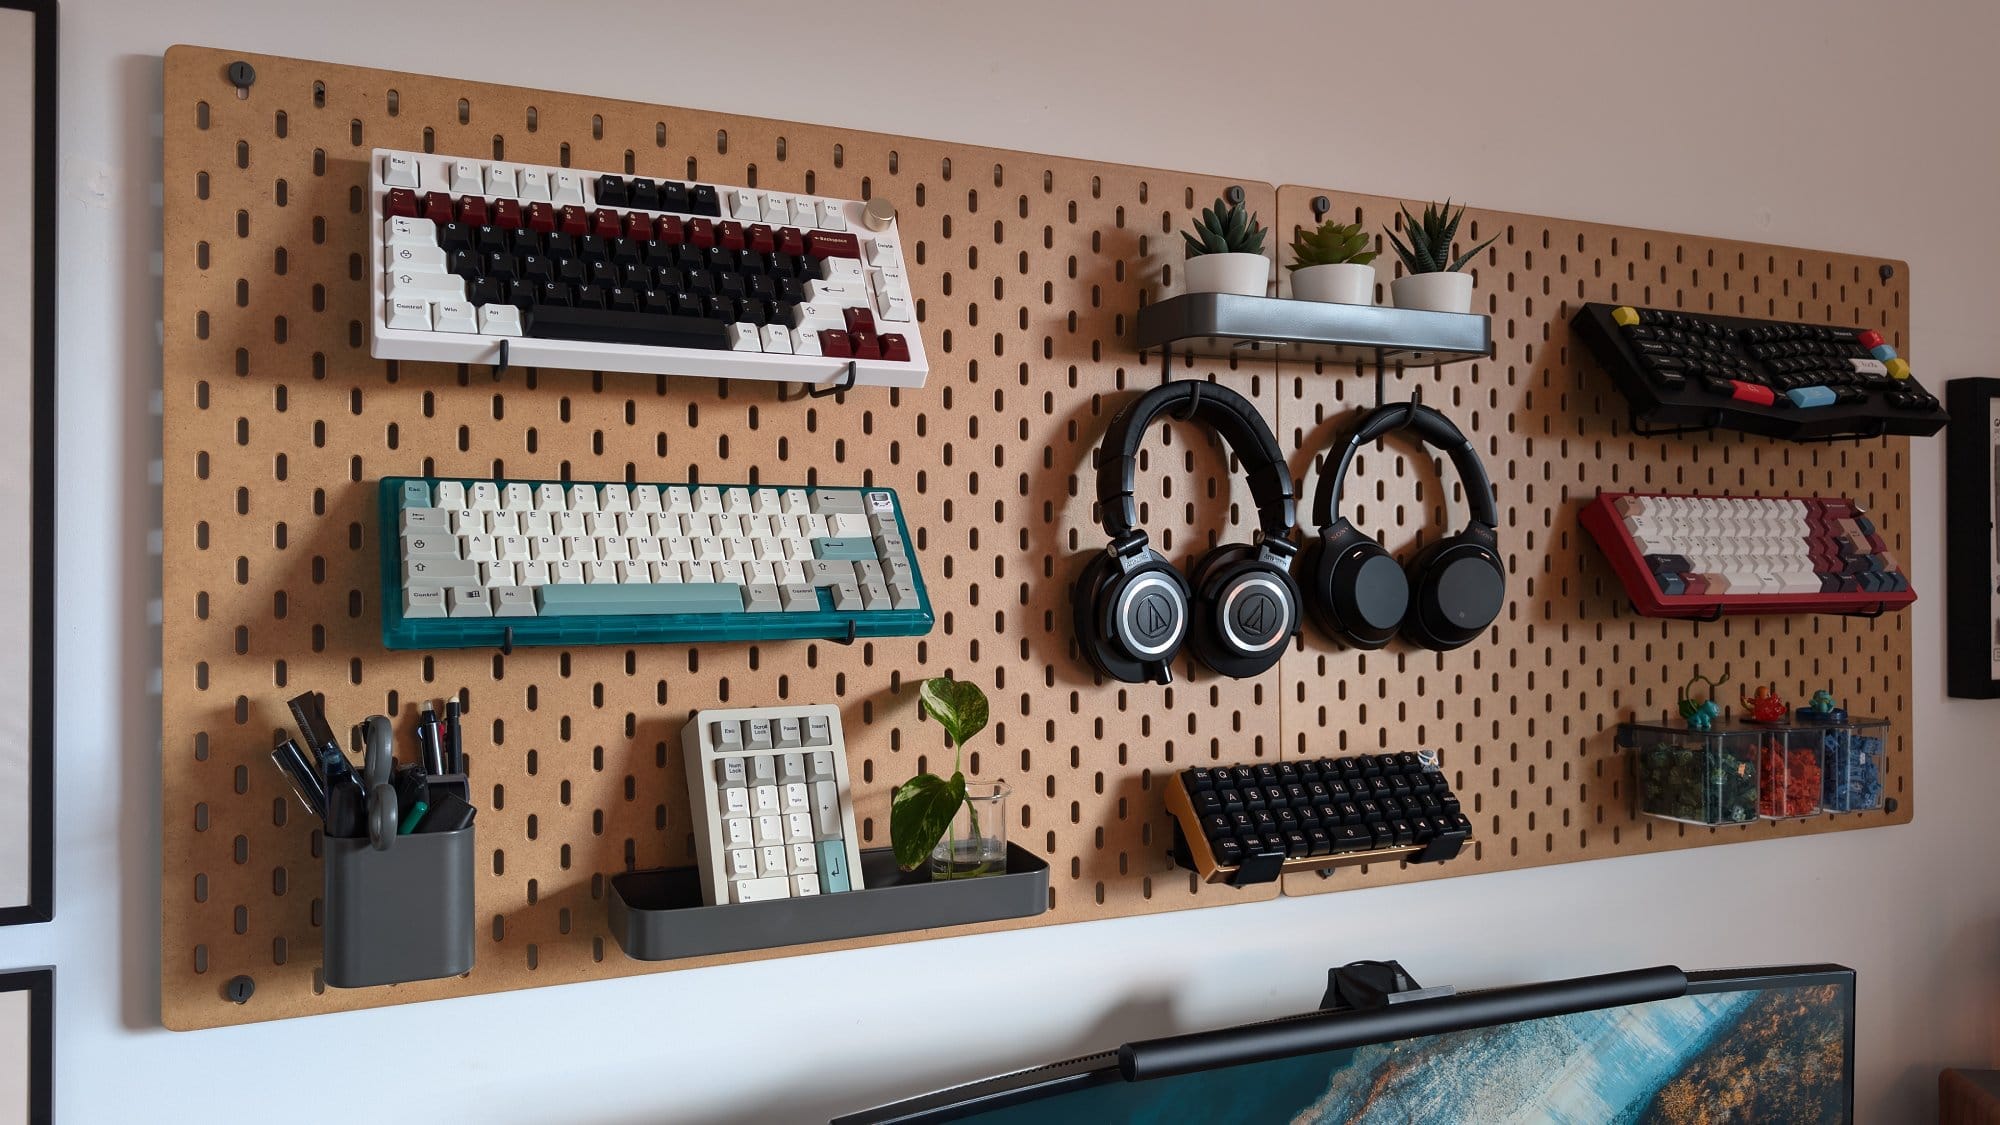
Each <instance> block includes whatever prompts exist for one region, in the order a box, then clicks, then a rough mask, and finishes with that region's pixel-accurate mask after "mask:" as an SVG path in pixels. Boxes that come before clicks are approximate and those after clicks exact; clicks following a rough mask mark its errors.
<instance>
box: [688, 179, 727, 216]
mask: <svg viewBox="0 0 2000 1125" xmlns="http://www.w3.org/2000/svg"><path fill="white" fill-rule="evenodd" d="M687 213H688V214H690V215H706V216H708V217H709V218H711V219H719V218H721V217H722V198H721V197H720V196H718V195H717V194H716V192H715V188H714V187H713V186H711V185H709V184H695V185H694V186H693V187H691V188H689V189H688V199H687Z"/></svg>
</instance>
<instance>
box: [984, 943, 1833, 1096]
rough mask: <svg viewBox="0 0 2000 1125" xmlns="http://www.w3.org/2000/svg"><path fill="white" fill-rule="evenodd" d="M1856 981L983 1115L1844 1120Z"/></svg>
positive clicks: (1534, 1025)
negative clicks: (1853, 995)
mask: <svg viewBox="0 0 2000 1125" xmlns="http://www.w3.org/2000/svg"><path fill="white" fill-rule="evenodd" d="M1851 987H1852V984H1851V978H1850V979H1849V981H1848V982H1846V983H1826V984H1817V983H1816V984H1807V985H1793V986H1786V987H1778V988H1767V989H1762V990H1747V991H1726V992H1711V993H1706V994H1694V995H1688V996H1682V997H1678V998H1675V999H1672V1000H1660V1001H1655V1002H1652V1003H1647V1004H1638V1005H1633V1006H1630V1007H1622V1008H1609V1009H1604V1010H1601V1011H1593V1012H1581V1013H1577V1014H1574V1015H1567V1016H1553V1017H1549V1018H1546V1019H1538V1020H1528V1021H1524V1022H1521V1023H1512V1024H1503V1025H1501V1026H1498V1027H1489V1028H1479V1029H1475V1030H1471V1031H1461V1032H1452V1033H1448V1034H1444V1035H1435V1036H1429V1037H1425V1038H1419V1039H1406V1040H1401V1041H1398V1042H1394V1043H1385V1044H1378V1045H1374V1046H1368V1047H1361V1048H1357V1049H1354V1050H1348V1051H1334V1052H1327V1053H1324V1054H1319V1055H1310V1056H1305V1057H1301V1058H1293V1059H1281V1060H1278V1061H1275V1062H1267V1063H1260V1064H1255V1065H1251V1066H1242V1067H1234V1068H1229V1069H1224V1070H1215V1071H1204V1072H1198V1073H1194V1074H1186V1075H1181V1076H1178V1077H1174V1078H1168V1079H1162V1080H1158V1081H1151V1082H1138V1083H1114V1084H1112V1085H1109V1086H1099V1087H1096V1088H1094V1089H1090V1090H1085V1091H1078V1092H1077V1093H1076V1094H1074V1095H1072V1096H1067V1097H1062V1098H1057V1099H1053V1100H1051V1101H1047V1102H1039V1103H1031V1104H1026V1105H1017V1106H1013V1107H1010V1108H1009V1109H1006V1110H1002V1111H999V1112H997V1113H994V1114H991V1115H987V1116H984V1117H981V1118H980V1120H982V1121H1021V1122H1027V1121H1033V1122H1035V1123H1036V1125H1059V1123H1062V1122H1072V1121H1074V1122H1083V1121H1093V1122H1096V1121H1124V1122H1136V1123H1162V1125H1163V1123H1166V1122H1185V1121H1205V1122H1225V1121H1227V1122H1236V1121H1240V1122H1293V1123H1297V1125H1345V1123H1347V1122H1383V1123H1386V1122H1395V1123H1398V1125H1401V1123H1405V1122H1472V1121H1476V1122H1482V1123H1493V1125H1498V1123H1502V1122H1522V1123H1526V1122H1537V1123H1540V1122H1549V1123H1557V1125H1599V1123H1604V1122H1615V1123H1619V1125H1624V1123H1636V1122H1671V1123H1680V1122H1687V1123H1690V1125H1692V1123H1697V1122H1699V1123H1702V1125H1715V1123H1719V1122H1731V1121H1734V1122H1771V1121H1785V1122H1841V1121H1846V1120H1847V1119H1848V1112H1849V1106H1848V1085H1847V1083H1848V1060H1847V1057H1846V1056H1847V1044H1848V1026H1847V1023H1848V1018H1849V1015H1848V1014H1849V1013H1850V1012H1851V1011H1852V998H1851V997H1850V996H1849V995H1848V992H1849V990H1850V989H1851ZM1017 1115H1018V1116H1017Z"/></svg>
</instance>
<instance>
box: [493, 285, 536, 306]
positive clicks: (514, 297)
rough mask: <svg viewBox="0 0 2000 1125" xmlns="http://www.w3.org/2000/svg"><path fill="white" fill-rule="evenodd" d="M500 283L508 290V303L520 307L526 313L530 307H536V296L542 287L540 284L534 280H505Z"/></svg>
mask: <svg viewBox="0 0 2000 1125" xmlns="http://www.w3.org/2000/svg"><path fill="white" fill-rule="evenodd" d="M500 284H501V286H502V287H504V288H505V289H506V291H507V301H506V303H507V304H510V305H512V306H514V307H515V308H517V309H520V310H521V312H522V313H523V314H526V313H527V311H528V310H529V309H532V308H534V307H535V298H536V296H537V292H538V290H540V289H541V285H540V284H538V283H536V282H533V281H516V282H512V283H509V282H505V281H503V282H501V283H500Z"/></svg>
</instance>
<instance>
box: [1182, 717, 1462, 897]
mask: <svg viewBox="0 0 2000 1125" xmlns="http://www.w3.org/2000/svg"><path fill="white" fill-rule="evenodd" d="M1166 805H1167V811H1169V812H1170V813H1172V814H1173V816H1174V853H1175V859H1176V860H1177V861H1178V862H1179V863H1180V864H1181V866H1183V867H1186V868H1189V869H1190V870H1193V871H1195V872H1198V873H1199V874H1200V875H1201V877H1202V879H1203V881H1205V882H1210V883H1219V882H1226V883H1230V884H1233V885H1237V886H1242V885H1245V884H1249V883H1261V882H1268V881H1270V880H1272V879H1275V878H1277V877H1278V876H1279V875H1281V874H1284V873H1285V872H1288V871H1313V870H1323V869H1326V868H1331V867H1344V866H1349V865H1352V864H1359V863H1382V862H1387V861H1389V860H1407V861H1410V862H1413V863H1424V862H1430V861H1434V860H1445V859H1450V858H1452V857H1453V856H1455V855H1457V854H1458V852H1459V848H1460V847H1461V846H1462V845H1463V844H1464V843H1465V841H1466V840H1467V839H1468V838H1470V837H1471V835H1472V822H1471V821H1470V820H1469V819H1468V818H1467V817H1466V815H1465V813H1464V812H1463V811H1461V809H1460V806H1459V800H1458V797H1457V796H1456V795H1455V794H1454V793H1452V791H1451V785H1450V783H1449V782H1447V781H1446V780H1445V776H1444V773H1443V772H1442V771H1441V770H1440V769H1439V768H1438V755H1437V751H1435V750H1424V751H1407V750H1406V751H1404V752H1402V753H1400V754H1358V755H1354V756H1352V757H1344V758H1320V759H1316V760H1312V761H1303V762H1289V761H1288V762H1267V763H1260V764H1258V765H1244V766H1213V767H1200V766H1197V767H1195V768H1193V769H1186V770H1182V771H1181V772H1180V773H1178V774H1175V775H1174V776H1173V777H1172V778H1171V779H1170V780H1169V781H1168V784H1167V793H1166Z"/></svg>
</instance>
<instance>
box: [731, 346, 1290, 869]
mask: <svg viewBox="0 0 2000 1125" xmlns="http://www.w3.org/2000/svg"><path fill="white" fill-rule="evenodd" d="M723 335H724V336H727V335H728V333H726V332H725V333H723ZM1251 816H1252V814H1250V813H1247V812H1239V813H1230V814H1229V823H1230V826H1231V827H1233V828H1235V830H1236V834H1237V835H1238V836H1241V835H1243V834H1244V833H1246V832H1249V833H1254V832H1256V831H1257V822H1256V821H1255V820H1253V819H1251Z"/></svg>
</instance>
